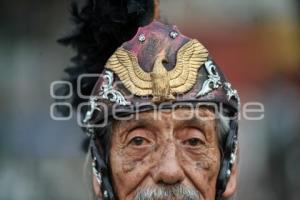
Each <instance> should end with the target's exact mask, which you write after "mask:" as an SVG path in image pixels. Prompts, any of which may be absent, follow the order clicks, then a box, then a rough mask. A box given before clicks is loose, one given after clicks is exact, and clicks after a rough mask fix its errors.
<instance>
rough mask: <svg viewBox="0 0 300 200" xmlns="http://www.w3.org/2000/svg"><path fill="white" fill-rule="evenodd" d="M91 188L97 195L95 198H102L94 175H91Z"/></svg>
mask: <svg viewBox="0 0 300 200" xmlns="http://www.w3.org/2000/svg"><path fill="white" fill-rule="evenodd" d="M93 190H94V194H95V196H96V197H97V199H102V198H101V197H102V194H101V191H100V185H99V183H98V181H97V178H96V176H95V175H93Z"/></svg>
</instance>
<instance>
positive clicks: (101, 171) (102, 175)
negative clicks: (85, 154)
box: [90, 138, 115, 200]
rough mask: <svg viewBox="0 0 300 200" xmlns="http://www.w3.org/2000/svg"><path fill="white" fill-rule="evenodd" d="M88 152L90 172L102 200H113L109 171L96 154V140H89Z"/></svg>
mask: <svg viewBox="0 0 300 200" xmlns="http://www.w3.org/2000/svg"><path fill="white" fill-rule="evenodd" d="M90 151H91V156H92V167H93V169H92V170H93V174H94V176H95V177H96V179H97V182H98V184H99V187H100V191H101V192H102V199H103V200H114V199H115V197H114V193H113V189H112V185H111V183H110V181H109V169H108V168H107V165H106V164H105V162H104V161H103V159H102V158H101V157H100V155H99V153H98V150H97V146H96V139H94V138H92V139H91V145H90Z"/></svg>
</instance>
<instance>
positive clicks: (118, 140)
mask: <svg viewBox="0 0 300 200" xmlns="http://www.w3.org/2000/svg"><path fill="white" fill-rule="evenodd" d="M214 117H215V115H214V113H213V112H212V111H211V110H209V109H207V108H199V109H196V110H190V109H183V108H180V109H176V110H174V111H170V110H162V111H158V115H155V114H154V112H153V111H151V112H144V113H140V114H139V116H138V117H137V118H138V119H136V118H134V119H132V120H128V121H119V122H117V123H116V124H115V125H114V127H113V137H112V146H111V152H110V164H111V170H112V176H113V183H114V187H115V190H116V193H117V195H118V197H119V199H120V200H124V199H127V200H134V199H147V198H148V199H151V198H152V199H177V198H178V199H200V200H204V199H205V200H213V199H215V187H216V181H217V176H218V172H219V168H220V152H219V148H218V136H217V132H216V130H217V129H216V121H215V118H214Z"/></svg>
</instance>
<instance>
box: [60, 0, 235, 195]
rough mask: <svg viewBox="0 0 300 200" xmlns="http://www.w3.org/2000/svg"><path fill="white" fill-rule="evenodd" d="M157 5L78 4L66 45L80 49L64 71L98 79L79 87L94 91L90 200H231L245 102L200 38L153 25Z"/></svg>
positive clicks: (89, 113)
mask: <svg viewBox="0 0 300 200" xmlns="http://www.w3.org/2000/svg"><path fill="white" fill-rule="evenodd" d="M156 3H157V2H154V1H145V0H144V1H132V0H131V1H125V0H124V1H92V0H90V1H88V2H87V4H86V5H85V6H84V7H83V8H82V9H81V10H80V11H78V8H77V7H76V6H75V5H74V6H73V17H74V21H75V22H76V23H77V25H78V28H77V30H76V31H75V33H73V34H72V35H71V36H69V37H66V38H64V39H62V40H61V42H62V43H64V44H67V45H72V46H73V47H74V48H75V49H76V50H77V51H78V55H77V56H76V57H75V58H74V59H73V61H74V62H75V64H76V66H75V67H73V68H71V69H68V70H67V72H68V73H69V74H70V75H71V77H70V81H71V82H72V83H73V84H74V85H75V84H76V83H77V82H76V81H77V78H78V77H79V76H80V75H81V74H94V73H99V74H101V75H100V76H99V78H97V80H87V81H86V82H85V83H84V84H83V85H81V90H82V91H83V92H84V93H85V94H88V95H90V101H89V106H88V109H86V110H85V111H84V112H83V113H82V114H83V119H82V121H83V127H84V130H85V131H86V133H87V134H88V135H89V136H90V138H91V140H90V152H89V155H88V156H89V157H90V161H89V163H90V164H91V168H90V169H88V170H91V171H92V172H93V173H92V175H93V184H92V185H93V194H94V198H95V199H105V200H106V199H107V200H108V199H120V200H125V199H126V200H160V199H169V200H171V199H182V200H213V199H218V200H219V199H228V198H230V197H231V196H232V195H233V194H234V192H235V190H236V179H237V163H236V159H235V158H236V154H237V147H238V145H237V119H236V117H237V114H238V106H239V97H238V95H237V92H236V90H234V89H232V88H231V84H230V83H229V82H228V81H226V79H225V77H224V76H223V74H222V72H221V70H220V68H219V67H218V66H217V65H216V64H215V62H214V61H213V60H212V59H211V57H210V56H209V54H208V51H207V50H206V48H205V47H204V46H203V45H202V44H201V43H200V42H199V41H198V40H196V39H190V38H188V37H186V36H184V35H183V34H181V33H180V32H179V30H178V29H177V27H176V26H171V25H165V24H163V23H160V22H158V21H155V20H154V21H152V20H153V18H155V15H157V7H155V4H156ZM75 88H76V87H75ZM82 101H83V100H82V99H80V98H79V96H76V97H74V99H73V104H74V106H75V107H76V106H77V105H79V103H81V102H82Z"/></svg>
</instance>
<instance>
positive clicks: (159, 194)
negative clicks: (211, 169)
mask: <svg viewBox="0 0 300 200" xmlns="http://www.w3.org/2000/svg"><path fill="white" fill-rule="evenodd" d="M157 199H168V200H172V199H182V200H201V199H203V198H202V197H200V194H199V192H198V191H197V190H196V189H195V188H193V187H187V186H185V185H183V184H176V185H172V186H166V185H162V184H160V185H155V186H151V187H145V188H141V189H139V190H138V191H137V192H136V194H135V197H134V198H133V200H157Z"/></svg>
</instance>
